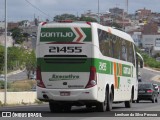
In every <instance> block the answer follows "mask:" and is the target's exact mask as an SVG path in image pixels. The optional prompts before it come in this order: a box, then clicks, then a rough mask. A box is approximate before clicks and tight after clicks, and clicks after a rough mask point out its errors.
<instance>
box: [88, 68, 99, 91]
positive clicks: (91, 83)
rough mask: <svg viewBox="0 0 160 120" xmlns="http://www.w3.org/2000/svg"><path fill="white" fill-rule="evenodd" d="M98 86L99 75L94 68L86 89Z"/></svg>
mask: <svg viewBox="0 0 160 120" xmlns="http://www.w3.org/2000/svg"><path fill="white" fill-rule="evenodd" d="M95 85H97V73H96V68H95V67H94V66H91V67H90V76H89V81H88V83H87V85H86V88H91V87H93V86H95Z"/></svg>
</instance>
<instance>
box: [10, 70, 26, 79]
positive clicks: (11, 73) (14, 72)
mask: <svg viewBox="0 0 160 120" xmlns="http://www.w3.org/2000/svg"><path fill="white" fill-rule="evenodd" d="M23 71H24V70H16V71H13V72H10V73H8V74H7V77H8V76H10V75H14V74H18V73H20V72H23Z"/></svg>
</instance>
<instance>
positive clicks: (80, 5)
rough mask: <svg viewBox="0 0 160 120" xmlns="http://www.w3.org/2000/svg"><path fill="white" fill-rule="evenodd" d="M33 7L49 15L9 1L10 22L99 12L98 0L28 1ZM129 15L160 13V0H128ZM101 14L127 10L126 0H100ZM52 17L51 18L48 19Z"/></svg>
mask: <svg viewBox="0 0 160 120" xmlns="http://www.w3.org/2000/svg"><path fill="white" fill-rule="evenodd" d="M4 1H5V0H0V20H1V21H2V20H4V8H5V7H4ZM28 1H29V2H31V3H32V4H33V5H35V6H36V7H38V8H39V9H41V10H42V11H43V12H45V13H46V14H47V15H45V14H43V13H41V12H39V11H38V10H37V9H35V8H33V7H32V6H31V5H29V4H28V3H27V2H26V1H25V0H7V8H8V9H7V10H8V20H9V21H18V20H24V19H29V20H32V19H33V18H34V14H35V16H36V17H38V16H39V18H40V19H41V20H45V19H46V18H49V19H52V17H53V16H55V15H59V14H63V13H70V14H74V15H79V16H80V15H81V14H82V13H85V12H86V11H87V10H91V11H93V12H97V11H98V0H28ZM128 1H129V9H128V11H129V13H134V12H135V11H136V10H137V9H141V8H144V7H145V8H146V9H150V10H152V11H153V12H159V13H160V0H128ZM99 4H100V5H99V6H100V12H105V11H108V10H109V8H113V7H119V8H123V9H125V10H126V8H127V7H126V0H99ZM48 16H50V17H48Z"/></svg>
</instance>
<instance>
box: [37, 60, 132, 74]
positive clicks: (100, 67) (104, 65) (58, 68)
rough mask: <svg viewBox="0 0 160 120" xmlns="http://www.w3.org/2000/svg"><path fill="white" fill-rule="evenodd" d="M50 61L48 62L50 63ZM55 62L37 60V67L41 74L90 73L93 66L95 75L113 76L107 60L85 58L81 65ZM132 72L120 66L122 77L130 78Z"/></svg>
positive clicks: (128, 67) (126, 67)
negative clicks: (95, 71) (39, 68)
mask: <svg viewBox="0 0 160 120" xmlns="http://www.w3.org/2000/svg"><path fill="white" fill-rule="evenodd" d="M52 59H53V58H52ZM52 59H51V61H49V62H52ZM55 61H56V63H47V62H46V61H45V60H44V58H37V65H38V66H40V67H41V71H42V72H90V67H91V66H95V67H96V70H97V73H102V74H110V75H112V74H113V62H111V61H107V60H101V59H98V58H87V59H86V61H85V62H83V63H74V62H73V63H67V62H66V63H65V62H64V63H57V62H59V61H57V60H56V59H55ZM55 61H54V62H55ZM75 62H76V61H75ZM117 66H118V65H117ZM117 68H118V67H117ZM118 70H119V69H117V71H118ZM132 72H133V71H132V70H131V66H129V65H124V64H122V76H125V77H132V74H133V73H132ZM118 73H119V71H118V72H117V74H118ZM118 76H119V75H118Z"/></svg>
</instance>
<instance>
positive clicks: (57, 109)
mask: <svg viewBox="0 0 160 120" xmlns="http://www.w3.org/2000/svg"><path fill="white" fill-rule="evenodd" d="M49 108H50V111H51V112H52V113H58V112H61V111H62V109H61V106H60V105H58V104H56V103H53V102H49Z"/></svg>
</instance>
